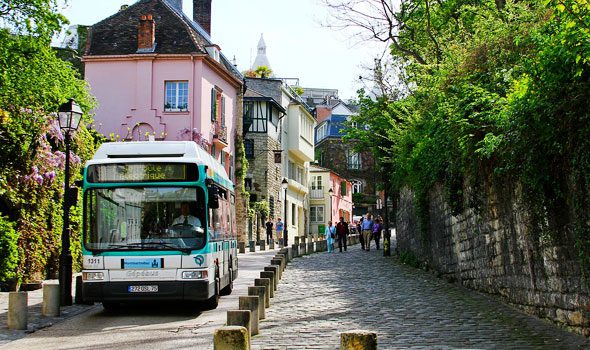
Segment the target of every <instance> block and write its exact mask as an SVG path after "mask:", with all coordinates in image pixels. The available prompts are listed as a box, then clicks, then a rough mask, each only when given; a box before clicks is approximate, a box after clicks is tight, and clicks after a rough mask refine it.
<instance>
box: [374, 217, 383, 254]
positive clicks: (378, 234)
mask: <svg viewBox="0 0 590 350" xmlns="http://www.w3.org/2000/svg"><path fill="white" fill-rule="evenodd" d="M381 230H383V225H382V224H381V218H377V219H375V223H373V239H374V240H375V247H376V248H377V249H379V241H380V240H381Z"/></svg>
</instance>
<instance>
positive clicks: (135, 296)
mask: <svg viewBox="0 0 590 350" xmlns="http://www.w3.org/2000/svg"><path fill="white" fill-rule="evenodd" d="M155 288H157V291H154V289H155ZM214 293H215V284H214V283H211V284H209V282H208V281H203V280H200V281H165V282H164V281H142V282H133V281H129V282H86V283H83V284H82V295H83V299H84V301H88V302H93V301H95V302H102V301H119V302H125V301H151V300H154V301H155V300H187V301H198V300H207V299H209V298H210V297H211V296H212V295H213V294H214Z"/></svg>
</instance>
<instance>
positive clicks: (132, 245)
mask: <svg viewBox="0 0 590 350" xmlns="http://www.w3.org/2000/svg"><path fill="white" fill-rule="evenodd" d="M142 244H143V243H129V244H116V243H111V244H109V246H108V249H123V248H134V249H138V248H141V245H142Z"/></svg>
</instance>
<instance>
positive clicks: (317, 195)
mask: <svg viewBox="0 0 590 350" xmlns="http://www.w3.org/2000/svg"><path fill="white" fill-rule="evenodd" d="M310 195H311V198H316V199H317V198H324V190H322V189H320V190H311V193H310Z"/></svg>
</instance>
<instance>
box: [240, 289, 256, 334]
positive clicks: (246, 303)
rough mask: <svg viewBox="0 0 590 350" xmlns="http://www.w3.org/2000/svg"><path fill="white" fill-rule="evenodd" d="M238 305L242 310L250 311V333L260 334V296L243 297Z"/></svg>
mask: <svg viewBox="0 0 590 350" xmlns="http://www.w3.org/2000/svg"><path fill="white" fill-rule="evenodd" d="M238 303H239V305H240V306H239V309H240V310H250V326H251V328H250V333H251V334H252V335H256V334H258V320H259V319H260V315H259V314H258V296H241V297H240V299H239V302H238Z"/></svg>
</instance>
